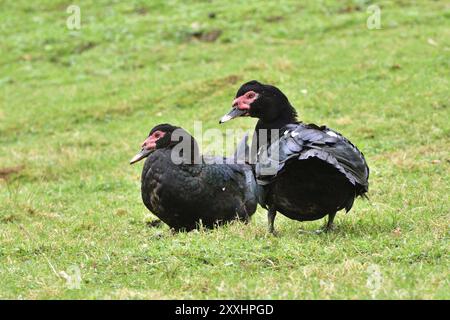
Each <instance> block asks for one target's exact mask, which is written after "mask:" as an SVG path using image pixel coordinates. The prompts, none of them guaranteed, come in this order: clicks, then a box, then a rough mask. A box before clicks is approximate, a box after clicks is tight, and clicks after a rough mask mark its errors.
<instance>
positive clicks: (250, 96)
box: [247, 93, 255, 99]
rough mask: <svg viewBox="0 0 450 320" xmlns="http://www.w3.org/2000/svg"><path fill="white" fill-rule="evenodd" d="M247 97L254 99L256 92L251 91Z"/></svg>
mask: <svg viewBox="0 0 450 320" xmlns="http://www.w3.org/2000/svg"><path fill="white" fill-rule="evenodd" d="M247 97H248V98H249V99H253V98H254V97H255V94H254V93H249V94H248V95H247Z"/></svg>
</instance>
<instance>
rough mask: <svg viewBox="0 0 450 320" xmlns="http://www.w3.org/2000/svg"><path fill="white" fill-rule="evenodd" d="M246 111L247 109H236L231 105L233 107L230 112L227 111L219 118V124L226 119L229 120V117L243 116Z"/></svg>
mask: <svg viewBox="0 0 450 320" xmlns="http://www.w3.org/2000/svg"><path fill="white" fill-rule="evenodd" d="M247 112H248V110H240V109H238V108H237V107H233V109H231V110H230V112H228V113H227V114H226V115H224V116H223V117H222V118H221V119H220V121H219V124H220V123H224V122H227V121H229V120H231V119H234V118H237V117H240V116H243V115H244V114H246V113H247Z"/></svg>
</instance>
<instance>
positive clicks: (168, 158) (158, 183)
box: [130, 124, 260, 231]
mask: <svg viewBox="0 0 450 320" xmlns="http://www.w3.org/2000/svg"><path fill="white" fill-rule="evenodd" d="M183 142H187V147H186V144H184V148H183V145H182V143H183ZM246 142H247V141H246V138H245V139H244V140H243V142H241V144H240V146H239V148H241V149H242V144H244V148H245V147H246ZM180 147H181V148H180ZM241 153H242V152H241ZM144 158H147V159H146V161H145V164H144V168H143V170H142V176H141V193H142V200H143V202H144V204H145V206H146V207H147V208H148V209H149V210H150V211H151V212H152V213H153V214H155V215H156V216H157V217H158V218H159V219H161V220H162V221H163V222H165V223H166V224H167V225H169V226H170V227H171V228H172V229H174V230H176V231H181V230H185V231H190V230H193V229H195V228H197V227H198V226H199V225H200V224H201V225H203V226H204V227H206V228H212V227H214V226H216V225H221V224H223V223H225V222H229V221H232V220H236V219H237V220H241V221H248V219H249V218H250V216H251V215H252V214H253V213H254V212H255V211H256V206H257V203H258V200H257V189H258V188H260V187H258V185H257V184H256V181H255V177H254V175H253V172H252V167H251V166H250V165H248V164H245V162H244V161H239V159H237V158H238V155H235V157H234V158H233V159H230V158H220V159H218V158H216V159H212V158H208V157H206V156H201V155H200V154H199V152H198V146H197V143H196V141H195V139H194V138H193V137H192V136H191V135H190V134H189V133H187V132H186V131H185V130H183V129H182V128H179V127H175V126H172V125H170V124H160V125H157V126H155V127H154V128H153V129H152V130H151V131H150V134H149V135H148V138H147V139H146V140H145V141H144V143H143V145H142V150H141V151H140V152H139V153H138V154H136V155H135V156H134V157H133V158H132V159H131V161H130V164H134V163H136V162H138V161H140V160H142V159H144ZM214 160H222V161H214ZM230 160H231V161H230ZM239 162H241V163H239Z"/></svg>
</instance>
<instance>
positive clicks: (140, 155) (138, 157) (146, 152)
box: [130, 149, 153, 164]
mask: <svg viewBox="0 0 450 320" xmlns="http://www.w3.org/2000/svg"><path fill="white" fill-rule="evenodd" d="M152 151H153V150H147V149H142V150H141V151H140V152H139V153H138V154H136V155H135V156H134V157H133V158H132V159H131V160H130V164H134V163H136V162H139V161H141V160H142V159H144V158H146V157H148V155H149V154H150V153H152Z"/></svg>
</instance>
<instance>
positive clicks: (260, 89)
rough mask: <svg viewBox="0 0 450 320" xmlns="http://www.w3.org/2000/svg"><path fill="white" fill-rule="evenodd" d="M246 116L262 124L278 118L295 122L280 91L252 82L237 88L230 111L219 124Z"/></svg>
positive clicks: (286, 99)
mask: <svg viewBox="0 0 450 320" xmlns="http://www.w3.org/2000/svg"><path fill="white" fill-rule="evenodd" d="M246 116H247V117H253V118H259V119H260V120H262V121H263V122H273V121H276V120H277V119H279V118H280V117H290V118H292V121H296V116H297V114H296V112H295V109H294V108H293V107H292V106H291V104H290V103H289V100H288V98H287V97H286V96H285V95H284V93H283V92H281V90H280V89H278V88H277V87H275V86H272V85H269V84H262V83H260V82H258V81H256V80H252V81H249V82H247V83H244V84H243V85H242V86H241V87H240V88H239V90H238V91H237V93H236V97H235V99H234V100H233V105H232V109H231V111H230V112H228V113H227V114H226V115H224V116H223V117H222V118H221V119H220V121H219V123H224V122H227V121H229V120H231V119H234V118H237V117H246Z"/></svg>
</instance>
